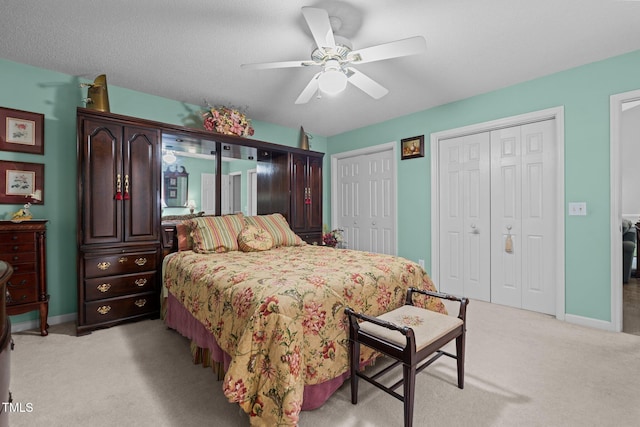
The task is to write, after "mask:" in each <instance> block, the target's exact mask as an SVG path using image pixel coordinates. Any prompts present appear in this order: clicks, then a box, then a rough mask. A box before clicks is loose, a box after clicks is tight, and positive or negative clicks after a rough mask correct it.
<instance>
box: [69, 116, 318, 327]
mask: <svg viewBox="0 0 640 427" xmlns="http://www.w3.org/2000/svg"><path fill="white" fill-rule="evenodd" d="M77 126H78V129H77V132H78V224H77V228H78V234H77V245H78V256H77V257H78V321H77V334H78V335H82V334H85V333H88V332H90V331H92V330H94V329H97V328H102V327H108V326H112V325H115V324H118V323H120V322H124V321H129V320H136V319H142V318H146V317H156V316H158V315H159V305H160V304H159V301H160V298H159V290H160V288H161V263H162V261H161V260H162V257H163V254H164V253H166V252H168V251H170V250H171V248H172V246H173V245H172V238H171V236H172V235H173V234H174V233H173V232H172V230H174V226H175V222H174V223H170V222H165V223H162V219H161V212H162V211H161V190H162V174H163V171H162V160H161V154H162V148H163V147H162V141H163V139H164V140H165V141H170V142H171V145H172V149H173V150H180V149H181V148H180V146H179V145H180V144H181V143H184V144H189V147H188V149H189V150H191V149H196V150H198V149H199V150H201V151H202V149H203V148H204V147H207V150H208V151H207V152H206V154H207V155H211V156H212V157H213V158H215V162H214V166H212V172H215V174H216V182H215V186H216V188H215V194H216V198H217V199H216V214H218V215H219V214H220V212H221V209H220V207H221V193H222V191H221V174H222V166H221V165H222V161H223V160H222V159H223V158H225V161H233V160H234V159H242V160H253V161H255V163H256V174H257V178H256V180H257V193H258V194H257V211H258V214H271V213H281V214H282V215H284V217H285V218H286V219H287V220H288V221H289V224H290V225H291V228H292V229H293V231H294V232H296V233H297V234H298V235H299V236H300V237H302V238H303V239H304V240H305V241H307V242H308V243H316V244H320V243H321V242H322V224H323V223H322V162H323V156H324V154H323V153H320V152H315V151H309V150H303V149H300V148H296V147H287V146H284V145H279V144H274V143H270V142H265V141H259V140H255V139H246V138H242V137H238V136H234V135H220V134H215V133H212V132H207V131H204V130H200V129H191V128H185V127H180V126H176V125H171V124H167V123H159V122H153V121H150V120H143V119H137V118H133V117H127V116H122V115H117V114H113V113H103V112H99V111H96V110H90V109H86V108H79V109H78V114H77ZM179 141H182V142H179ZM185 150H186V149H185ZM216 154H219V155H216Z"/></svg>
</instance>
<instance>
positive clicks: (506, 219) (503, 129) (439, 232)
mask: <svg viewBox="0 0 640 427" xmlns="http://www.w3.org/2000/svg"><path fill="white" fill-rule="evenodd" d="M563 119H564V110H563V108H562V107H558V108H552V109H549V110H543V111H539V112H534V113H529V114H525V115H521V116H515V117H510V118H505V119H500V120H496V121H492V122H486V123H480V124H477V125H471V126H467V127H464V128H458V129H452V130H448V131H443V132H439V133H435V134H432V135H431V177H432V180H431V181H432V182H431V213H432V215H431V218H432V222H431V230H432V251H431V253H432V263H431V269H432V271H431V275H432V277H433V279H434V282H435V283H436V284H437V285H438V286H441V285H442V284H443V283H445V286H447V285H448V283H449V280H450V278H451V277H452V276H455V275H456V274H458V273H459V274H458V275H460V274H463V273H464V272H465V271H467V273H468V274H469V275H470V276H473V277H474V279H475V280H476V282H477V283H475V284H476V285H478V286H479V285H481V286H482V287H484V288H485V289H484V291H482V292H477V291H478V289H473V292H475V293H476V295H474V297H475V298H479V299H484V298H486V297H487V294H489V295H490V297H489V298H490V300H491V301H492V302H498V303H503V304H507V305H515V306H521V307H522V308H527V309H531V310H534V311H540V312H543V313H549V314H555V316H556V317H557V318H558V319H561V320H564V290H565V289H564V286H565V282H564V256H565V253H564V178H563V177H564V137H563V135H564V120H563ZM545 122H546V123H547V124H549V123H555V126H551V128H550V130H549V129H547V130H546V131H545V132H551V135H552V140H555V145H554V147H552V149H551V150H546V151H547V153H544V154H542V153H543V151H544V150H540V153H539V154H540V155H541V156H546V157H545V159H546V160H544V161H543V162H542V163H541V162H540V160H539V159H536V153H535V151H536V150H538V149H541V148H542V146H541V145H539V144H540V141H541V140H538V139H536V138H537V137H536V136H535V135H536V134H537V133H539V129H536V127H538V126H547V124H543V125H539V124H540V123H545ZM473 135H476V136H473ZM478 135H482V136H478ZM523 135H524V136H523ZM458 138H462V140H460V141H461V144H462V145H460V148H461V149H462V150H464V145H465V143H466V142H469V145H468V147H469V153H472V154H473V156H470V159H473V161H469V162H467V163H468V166H469V167H468V168H467V169H468V170H469V172H468V173H467V175H465V174H462V175H460V179H465V176H466V179H467V181H468V183H469V185H468V186H467V187H468V188H467V190H465V187H464V186H461V187H460V189H459V191H460V197H458V200H462V201H466V202H465V203H468V204H469V206H470V207H473V209H469V210H467V213H473V215H463V213H464V209H465V207H464V206H463V205H461V206H459V208H458V210H459V212H460V215H461V217H467V216H468V217H469V218H467V219H468V221H466V222H467V223H468V224H466V225H467V227H463V228H458V229H457V231H455V232H451V230H447V229H446V227H445V225H446V224H447V223H448V222H449V219H448V218H446V217H445V213H444V212H443V211H442V206H443V205H444V204H445V203H451V200H449V199H448V198H449V197H450V195H448V194H447V193H449V192H450V191H449V189H447V191H444V190H443V186H442V185H443V184H444V185H447V184H448V181H446V180H447V179H448V178H446V177H445V175H446V174H447V173H448V171H442V170H441V164H440V162H441V161H442V160H443V158H447V157H446V156H449V157H448V158H451V153H448V154H443V153H442V152H441V147H442V146H443V142H444V141H447V140H451V139H454V140H455V139H458ZM474 138H475V139H474ZM492 140H493V141H492ZM465 141H466V142H465ZM483 141H484V142H483ZM521 141H524V142H521ZM482 144H485V145H486V146H487V147H485V149H484V151H483V149H481V148H480V146H481V145H482ZM522 144H525V145H526V147H525V149H526V150H527V151H528V153H527V155H526V156H520V155H519V154H518V155H516V154H517V153H518V150H519V149H521V147H522ZM536 144H538V146H537V147H536ZM445 145H446V144H445ZM454 145H455V144H454ZM488 146H490V147H491V148H488ZM518 147H520V148H518ZM510 150H511V151H510ZM483 152H484V153H485V155H484V157H483V156H482V153H483ZM454 157H455V156H454ZM525 157H530V158H531V159H532V160H533V162H532V163H530V164H529V163H527V162H528V160H527V158H525ZM489 158H491V162H493V164H494V166H492V167H491V169H489V170H490V172H485V175H486V174H490V177H487V176H485V179H484V180H483V179H482V176H480V175H478V174H477V170H478V168H477V167H472V166H474V165H476V166H477V165H478V164H482V163H484V164H485V169H488V168H489V166H488V163H489ZM516 158H519V160H518V161H517V163H514V165H510V164H509V161H512V160H513V159H516ZM483 159H484V160H483ZM543 163H544V164H545V168H547V169H548V168H551V169H553V174H550V175H549V176H548V177H545V175H546V174H548V173H547V172H544V173H543V168H542V166H540V165H541V164H543ZM465 167H466V166H465ZM518 168H519V169H520V171H519V172H518V171H517V170H518ZM509 174H512V175H513V177H511V178H510V177H509V176H510V175H509ZM460 179H458V181H459V180H460ZM514 180H526V181H527V183H526V186H523V187H521V186H520V185H519V184H517V183H516V181H514ZM442 181H445V182H442ZM456 182H457V181H456ZM481 182H485V186H493V187H495V188H492V189H491V190H490V194H493V196H492V197H490V198H491V202H490V204H487V203H484V208H483V209H484V210H485V213H484V214H479V213H478V211H477V210H476V208H480V207H482V206H481V205H480V204H478V203H474V201H476V202H477V201H481V200H482V199H483V198H482V197H481V195H482V194H484V193H482V191H485V192H486V191H487V190H486V189H485V190H478V191H471V190H474V188H477V186H478V184H479V183H481ZM487 182H490V183H489V184H486V183H487ZM512 184H513V185H512ZM510 188H511V190H513V191H509V189H510ZM520 188H521V190H520ZM541 189H545V192H548V191H547V190H550V191H551V193H552V195H551V201H552V203H551V204H549V203H547V205H553V207H552V211H551V212H545V213H544V216H545V217H546V218H550V219H549V221H548V222H545V224H543V225H542V228H544V229H547V230H551V231H550V232H545V233H541V231H540V230H541V228H540V224H537V223H536V221H537V218H538V217H539V216H540V212H538V213H536V211H535V209H536V206H537V207H540V208H542V206H544V205H545V204H544V203H538V204H536V203H535V201H536V200H542V199H540V196H541V195H542V192H541ZM465 191H466V192H467V193H466V196H465V194H464V192H465ZM527 191H533V193H531V194H528V193H527ZM474 194H475V195H476V196H477V197H473V196H474ZM447 200H449V201H447ZM506 202H510V203H509V204H507V203H506ZM511 202H513V203H511ZM532 202H533V204H532V205H531V203H532ZM453 206H455V204H454V205H453ZM507 208H509V209H522V210H523V211H525V210H526V211H527V212H529V213H528V214H527V215H526V216H523V217H521V218H520V214H518V213H516V214H515V216H514V215H512V216H513V217H514V218H515V217H516V216H517V217H519V219H518V220H517V221H514V220H513V218H511V217H510V216H509V215H510V211H509V210H508V209H507ZM489 212H490V213H491V214H490V216H489ZM523 213H524V212H523ZM472 217H473V218H472ZM487 217H489V218H490V219H488V218H487ZM463 222H464V221H463ZM443 224H444V225H443ZM479 227H482V229H480V228H479ZM490 230H496V231H495V232H493V231H492V232H491V236H492V237H490V238H488V239H487V238H485V239H484V242H485V246H488V247H485V248H484V249H483V248H478V247H476V246H477V245H478V244H480V243H482V241H483V240H482V239H481V238H480V237H482V236H483V235H486V234H489V231H490ZM456 235H457V236H458V239H457V240H456V241H458V242H460V243H461V246H459V247H457V250H455V254H456V256H457V257H458V258H460V254H462V253H464V254H468V253H469V254H471V253H472V252H473V253H476V254H477V255H478V256H479V257H481V256H485V258H486V254H487V253H488V252H490V253H491V257H490V260H489V261H488V260H486V259H480V258H478V259H477V260H476V262H470V263H468V265H466V266H465V264H464V259H462V260H461V262H458V263H457V265H458V267H459V269H458V270H456V271H454V272H453V274H452V272H451V271H449V269H448V267H449V266H450V264H451V261H450V258H451V254H452V252H451V250H454V249H456V246H455V245H453V246H452V247H449V246H447V244H448V243H447V242H446V240H447V239H450V238H451V236H454V237H455V236H456ZM464 236H466V237H469V238H468V239H467V240H468V241H469V242H468V246H469V248H470V249H474V248H475V250H474V251H467V250H466V249H465V247H464V246H463V245H464V242H465V240H464ZM539 236H544V239H542V238H539ZM545 239H546V240H545ZM543 242H544V244H543ZM454 243H455V242H454ZM548 247H553V249H555V253H556V254H557V256H556V257H555V258H554V260H552V261H551V262H552V263H553V269H552V270H551V272H550V273H549V274H548V275H546V276H545V277H544V278H540V277H538V278H536V277H534V276H535V274H537V273H536V272H538V273H539V272H540V271H541V269H539V268H530V269H528V270H527V264H531V265H534V264H536V263H539V262H542V258H541V257H544V256H545V253H546V250H545V248H548ZM443 248H444V249H443ZM447 248H449V249H447ZM452 248H453V249H452ZM516 253H517V254H519V258H518V259H516V257H514V254H516ZM505 257H506V258H513V260H511V259H509V260H505ZM523 257H525V258H526V263H522V266H521V267H518V265H519V264H518V262H521V260H522V259H524V258H523ZM470 259H471V260H472V261H473V259H474V258H473V257H470ZM519 260H520V261H519ZM510 261H513V262H510ZM487 265H490V266H491V272H490V273H487V271H488V270H487V268H486V267H487ZM483 266H484V270H483V271H485V274H484V276H482V271H481V269H480V268H481V267H483ZM467 267H468V268H467ZM487 275H488V276H489V278H487ZM512 276H513V277H515V278H516V279H513V277H512ZM518 277H520V279H517V278H518ZM512 279H513V280H512ZM518 280H519V281H520V283H522V286H520V287H518V286H511V285H512V284H513V283H515V282H516V281H518ZM487 282H489V283H487ZM545 282H546V283H548V282H551V283H552V288H550V289H549V288H547V289H536V287H535V284H536V283H545ZM473 284H474V283H471V286H470V288H474V286H472V285H473ZM476 287H477V286H476ZM487 288H488V289H489V291H487ZM498 288H499V289H498ZM498 290H499V291H500V292H498ZM460 291H461V290H459V289H456V292H458V293H459V292H460ZM462 291H464V289H462ZM543 294H545V299H544V301H542V300H541V301H540V303H538V302H535V303H534V304H529V302H530V300H533V299H535V298H530V297H529V295H532V296H534V297H536V298H537V297H538V296H540V295H543ZM525 295H526V297H525ZM494 296H495V297H496V298H495V299H494ZM483 297H484V298H483Z"/></svg>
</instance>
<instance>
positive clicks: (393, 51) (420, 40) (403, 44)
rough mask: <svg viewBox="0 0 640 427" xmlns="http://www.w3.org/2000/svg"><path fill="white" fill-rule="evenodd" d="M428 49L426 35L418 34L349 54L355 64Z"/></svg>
mask: <svg viewBox="0 0 640 427" xmlns="http://www.w3.org/2000/svg"><path fill="white" fill-rule="evenodd" d="M426 50H427V42H426V40H425V39H424V37H422V36H416V37H410V38H408V39H402V40H396V41H394V42H389V43H383V44H379V45H376V46H371V47H366V48H364V49H359V50H354V51H353V52H351V53H350V54H349V60H350V61H351V62H353V63H354V64H364V63H365V62H373V61H381V60H383V59H390V58H398V57H400V56H409V55H417V54H419V53H424V52H426Z"/></svg>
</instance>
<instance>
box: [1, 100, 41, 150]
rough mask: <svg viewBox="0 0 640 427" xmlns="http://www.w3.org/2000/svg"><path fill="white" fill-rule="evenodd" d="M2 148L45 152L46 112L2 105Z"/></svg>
mask: <svg viewBox="0 0 640 427" xmlns="http://www.w3.org/2000/svg"><path fill="white" fill-rule="evenodd" d="M0 150H4V151H18V152H21V153H32V154H44V114H39V113H31V112H29V111H21V110H13V109H11V108H2V107H0Z"/></svg>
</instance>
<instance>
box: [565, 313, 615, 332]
mask: <svg viewBox="0 0 640 427" xmlns="http://www.w3.org/2000/svg"><path fill="white" fill-rule="evenodd" d="M565 321H566V322H568V323H574V324H576V325H580V326H586V327H589V328H595V329H602V330H605V331H611V332H615V328H614V326H613V323H611V322H608V321H606V320H598V319H592V318H590V317H582V316H576V315H575V314H565Z"/></svg>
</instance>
